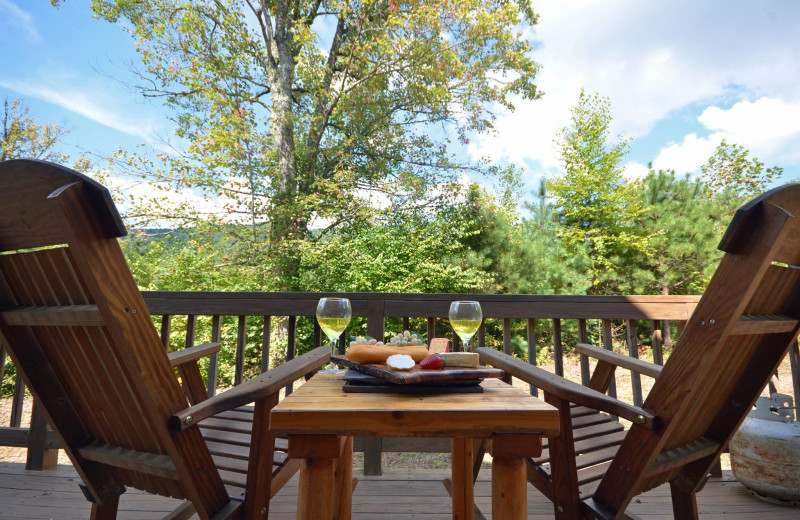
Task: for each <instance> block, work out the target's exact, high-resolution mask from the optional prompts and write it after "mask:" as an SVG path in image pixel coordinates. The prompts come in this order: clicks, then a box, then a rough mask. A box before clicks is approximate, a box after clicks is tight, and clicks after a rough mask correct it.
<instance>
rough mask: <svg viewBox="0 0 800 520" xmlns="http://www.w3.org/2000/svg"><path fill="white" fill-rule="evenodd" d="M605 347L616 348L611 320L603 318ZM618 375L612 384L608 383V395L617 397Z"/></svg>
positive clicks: (608, 348)
mask: <svg viewBox="0 0 800 520" xmlns="http://www.w3.org/2000/svg"><path fill="white" fill-rule="evenodd" d="M603 348H604V349H606V350H610V351H613V350H614V337H613V334H612V332H611V320H603ZM616 379H617V378H616V376H614V377H613V378H611V384H609V385H608V395H609V396H611V397H617V381H616Z"/></svg>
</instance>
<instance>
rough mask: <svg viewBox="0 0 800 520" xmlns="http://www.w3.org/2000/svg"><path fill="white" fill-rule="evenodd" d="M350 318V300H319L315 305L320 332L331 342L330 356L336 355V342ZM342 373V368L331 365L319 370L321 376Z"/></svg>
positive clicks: (351, 314) (351, 312)
mask: <svg viewBox="0 0 800 520" xmlns="http://www.w3.org/2000/svg"><path fill="white" fill-rule="evenodd" d="M352 316H353V310H352V308H351V307H350V300H348V299H347V298H320V300H319V303H318V304H317V321H318V322H319V327H320V328H321V329H322V332H324V333H325V335H326V336H328V339H329V340H330V342H331V355H335V354H336V340H337V339H339V336H341V335H342V332H344V329H346V328H347V324H348V323H350V318H351V317H352ZM344 372H345V370H344V369H343V368H339V367H337V366H336V365H334V364H333V363H331V364H329V365H328V367H327V368H325V369H323V370H320V373H323V374H344Z"/></svg>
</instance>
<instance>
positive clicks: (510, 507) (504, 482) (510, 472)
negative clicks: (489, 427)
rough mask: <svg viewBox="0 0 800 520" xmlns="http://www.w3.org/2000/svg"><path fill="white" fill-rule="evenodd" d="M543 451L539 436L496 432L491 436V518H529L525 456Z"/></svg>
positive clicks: (514, 519)
mask: <svg viewBox="0 0 800 520" xmlns="http://www.w3.org/2000/svg"><path fill="white" fill-rule="evenodd" d="M541 453H542V439H541V438H540V437H539V436H538V435H496V436H495V437H494V438H493V439H492V518H502V519H503V520H525V519H526V518H527V517H528V480H527V472H526V470H525V460H524V459H525V457H537V456H539V455H540V454H541Z"/></svg>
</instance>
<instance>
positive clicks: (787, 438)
mask: <svg viewBox="0 0 800 520" xmlns="http://www.w3.org/2000/svg"><path fill="white" fill-rule="evenodd" d="M728 447H729V449H730V452H731V469H732V470H733V475H734V476H735V477H736V479H737V480H738V481H739V482H741V483H742V484H744V486H745V487H747V490H748V492H749V493H750V494H751V495H753V496H755V497H758V498H760V499H761V500H765V501H767V502H771V503H774V504H782V505H787V506H800V423H798V421H796V420H794V409H793V408H792V398H791V396H788V395H784V394H772V397H760V398H759V399H758V401H757V402H756V408H755V410H753V411H752V412H750V414H749V415H748V416H747V418H746V419H745V420H744V422H743V423H742V425H741V426H740V427H739V431H738V432H736V434H735V435H734V436H733V438H732V439H731V441H730V444H729V446H728Z"/></svg>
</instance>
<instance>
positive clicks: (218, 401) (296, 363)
mask: <svg viewBox="0 0 800 520" xmlns="http://www.w3.org/2000/svg"><path fill="white" fill-rule="evenodd" d="M330 357H331V349H330V347H318V348H316V349H314V350H312V351H311V352H307V353H306V354H303V355H302V356H300V357H297V358H294V359H291V360H289V361H287V362H286V363H284V364H282V365H280V366H279V367H275V368H273V369H272V370H270V371H268V372H264V373H263V374H261V375H260V376H257V377H254V378H253V379H251V380H249V381H246V382H244V383H242V384H240V385H236V386H234V387H233V388H231V389H229V390H226V391H225V392H222V393H221V394H217V395H215V396H214V397H210V398H208V399H206V400H205V401H203V402H201V403H198V404H196V405H194V406H190V407H189V408H186V409H184V410H181V411H180V412H178V413H176V414H174V415H173V416H172V417H170V418H169V428H170V429H171V430H173V431H181V430H184V429H186V428H188V427H189V426H192V425H194V424H196V423H197V422H198V421H202V420H203V419H206V418H208V417H210V416H212V415H214V414H217V413H220V412H224V411H226V410H230V409H232V408H237V407H239V406H244V405H246V404H249V403H252V402H253V401H258V400H260V399H264V398H266V397H268V396H270V395H271V394H274V393H275V392H279V391H280V390H281V388H283V387H285V386H286V385H288V384H290V383H292V382H294V381H295V380H297V379H300V378H301V377H303V376H305V375H306V374H308V373H310V372H315V371H317V370H319V369H320V368H321V367H322V366H323V365H325V364H326V363H328V361H329V360H330Z"/></svg>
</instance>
